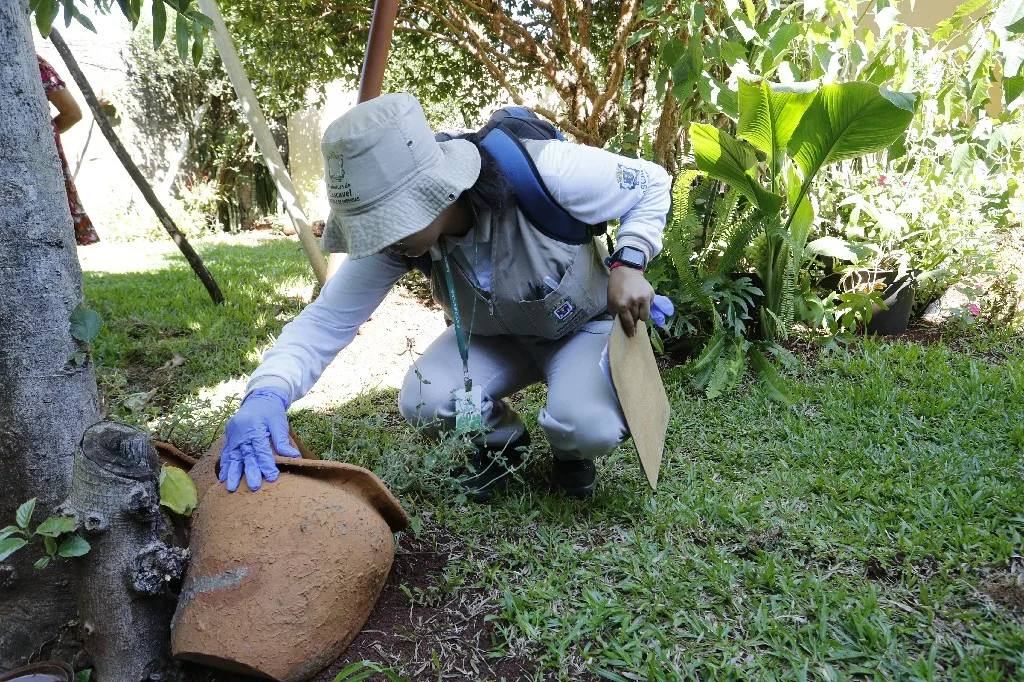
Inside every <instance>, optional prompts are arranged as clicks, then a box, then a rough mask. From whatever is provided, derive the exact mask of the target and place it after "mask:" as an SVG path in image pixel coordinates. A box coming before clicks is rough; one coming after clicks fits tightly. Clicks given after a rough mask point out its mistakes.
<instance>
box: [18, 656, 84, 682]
mask: <svg viewBox="0 0 1024 682" xmlns="http://www.w3.org/2000/svg"><path fill="white" fill-rule="evenodd" d="M0 682H75V671H74V670H72V669H71V666H70V665H68V664H67V663H61V662H60V661H45V662H43V663H33V664H32V665H27V666H25V667H24V668H18V669H17V670H11V671H9V672H6V673H0Z"/></svg>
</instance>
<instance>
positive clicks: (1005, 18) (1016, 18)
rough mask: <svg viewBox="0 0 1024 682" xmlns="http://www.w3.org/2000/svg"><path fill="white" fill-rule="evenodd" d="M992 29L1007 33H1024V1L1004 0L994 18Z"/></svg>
mask: <svg viewBox="0 0 1024 682" xmlns="http://www.w3.org/2000/svg"><path fill="white" fill-rule="evenodd" d="M992 27H993V28H996V29H1000V30H1002V31H1006V32H1007V33H1020V32H1021V31H1024V0H1003V2H1002V3H1001V4H1000V5H999V9H997V10H996V13H995V16H993V17H992Z"/></svg>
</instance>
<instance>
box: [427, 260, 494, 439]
mask: <svg viewBox="0 0 1024 682" xmlns="http://www.w3.org/2000/svg"><path fill="white" fill-rule="evenodd" d="M438 246H439V248H440V250H441V263H442V264H443V265H444V278H445V282H446V283H447V284H448V300H449V301H451V305H452V324H453V326H454V327H455V341H456V342H457V343H458V344H459V355H460V356H462V378H463V381H464V385H463V388H461V389H459V390H457V391H455V430H456V431H457V432H459V433H472V432H476V431H482V430H483V428H484V416H483V411H482V407H481V406H482V403H483V396H482V393H481V390H480V387H479V386H474V385H473V380H472V379H471V378H470V377H469V344H467V343H466V336H465V332H463V330H462V317H461V315H459V304H458V301H456V299H455V281H454V280H453V278H452V270H451V266H450V265H449V264H448V248H447V247H446V246H445V244H444V241H443V240H442V241H441V242H439V244H438Z"/></svg>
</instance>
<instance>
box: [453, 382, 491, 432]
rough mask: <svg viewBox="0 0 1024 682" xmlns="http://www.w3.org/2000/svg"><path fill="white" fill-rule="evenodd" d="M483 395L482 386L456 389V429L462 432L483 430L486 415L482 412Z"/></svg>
mask: <svg viewBox="0 0 1024 682" xmlns="http://www.w3.org/2000/svg"><path fill="white" fill-rule="evenodd" d="M482 400H483V399H482V396H481V393H480V387H479V386H474V387H473V388H471V389H470V390H468V391H467V390H466V389H464V388H462V389H459V390H458V391H455V430H456V431H459V432H461V433H467V432H470V431H482V430H483V428H484V416H483V413H482V412H481V408H480V406H481V403H482Z"/></svg>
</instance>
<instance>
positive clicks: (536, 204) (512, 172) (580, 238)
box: [480, 109, 599, 244]
mask: <svg viewBox="0 0 1024 682" xmlns="http://www.w3.org/2000/svg"><path fill="white" fill-rule="evenodd" d="M503 111H507V109H506V110H503ZM492 122H493V119H492ZM538 122H539V123H543V124H547V125H548V126H551V124H550V123H547V122H546V121H540V119H536V118H532V119H531V118H525V117H518V116H512V115H509V116H507V117H504V120H503V121H500V122H498V123H497V124H496V125H495V126H494V127H493V128H492V129H491V130H490V131H489V132H487V133H486V135H485V136H484V137H483V140H482V141H481V143H480V144H481V146H482V147H483V148H484V149H486V150H487V151H488V152H490V154H491V156H493V157H494V159H495V160H496V161H497V162H498V165H499V166H500V167H501V170H502V171H503V172H504V173H505V176H506V177H507V178H508V180H509V182H510V183H511V184H512V188H513V191H514V192H515V195H516V201H517V203H518V204H519V207H520V208H521V209H522V211H523V213H524V214H526V217H527V218H529V220H530V222H531V223H533V226H534V227H535V228H537V229H538V230H540V232H541V233H543V234H545V235H547V236H548V237H551V238H552V239H557V240H558V241H561V242H565V243H567V244H586V243H587V242H589V241H590V240H591V239H592V238H593V236H594V234H599V233H598V232H595V230H593V229H592V227H591V226H590V225H588V224H586V223H584V222H583V221H581V220H577V219H576V218H574V217H573V216H572V215H570V214H569V212H568V211H566V210H565V209H564V208H562V207H561V206H559V205H558V202H557V201H555V198H554V197H553V196H551V192H550V191H549V190H548V188H547V186H546V185H545V184H544V181H543V179H541V177H540V172H539V171H538V170H537V166H536V165H534V163H533V159H532V158H531V157H530V155H529V154H528V153H527V151H526V148H525V147H523V144H522V142H521V141H520V136H519V135H517V134H516V132H517V130H522V131H523V132H524V133H526V134H524V135H522V136H521V137H524V138H526V139H558V138H553V137H551V136H550V135H545V134H544V133H540V134H536V133H535V135H536V136H534V135H529V133H530V132H534V131H537V132H539V131H538V129H537V126H536V123H538ZM551 128H552V129H554V126H551ZM556 132H557V131H556ZM510 133H511V134H510ZM559 137H560V134H559ZM563 139H564V138H563Z"/></svg>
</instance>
